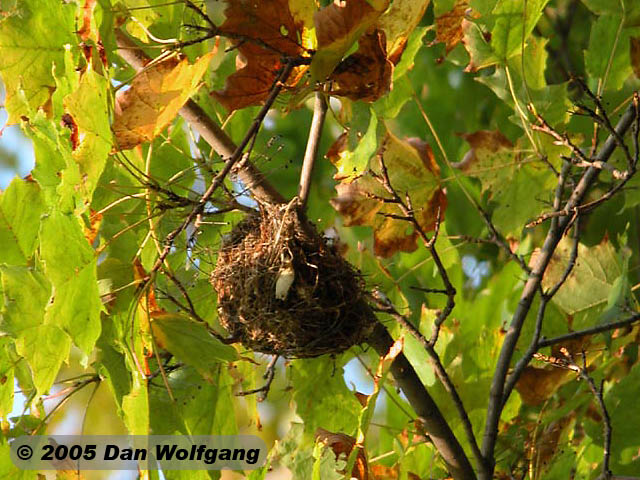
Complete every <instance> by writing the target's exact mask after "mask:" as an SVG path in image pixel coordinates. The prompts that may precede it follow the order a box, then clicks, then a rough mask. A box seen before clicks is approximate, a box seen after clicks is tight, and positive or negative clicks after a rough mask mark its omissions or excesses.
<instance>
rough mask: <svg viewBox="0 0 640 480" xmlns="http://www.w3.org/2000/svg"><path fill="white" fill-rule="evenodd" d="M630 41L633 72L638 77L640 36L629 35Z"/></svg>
mask: <svg viewBox="0 0 640 480" xmlns="http://www.w3.org/2000/svg"><path fill="white" fill-rule="evenodd" d="M629 42H630V46H629V52H630V56H631V66H632V67H633V73H635V75H636V77H637V78H640V37H629Z"/></svg>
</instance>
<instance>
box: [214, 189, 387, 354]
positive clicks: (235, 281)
mask: <svg viewBox="0 0 640 480" xmlns="http://www.w3.org/2000/svg"><path fill="white" fill-rule="evenodd" d="M211 283H212V284H213V287H214V288H215V290H216V292H217V294H218V313H219V318H220V323H221V324H222V326H224V327H225V328H226V329H227V331H228V332H229V333H230V334H231V335H232V336H233V337H235V338H237V339H239V340H240V341H241V342H242V344H243V345H244V346H245V347H247V348H248V349H251V350H254V351H257V352H262V353H268V354H277V355H282V356H284V357H287V358H308V357H316V356H319V355H324V354H332V353H339V352H342V351H344V350H346V349H348V348H349V347H351V346H352V345H356V344H359V343H362V342H363V341H364V340H365V339H366V337H367V336H368V334H369V333H370V332H371V330H372V328H373V322H374V319H375V317H374V315H373V313H372V310H371V308H370V306H369V304H368V302H367V300H366V296H365V290H364V281H363V279H362V277H361V275H360V274H359V272H357V271H356V270H355V269H354V268H353V267H352V266H351V265H350V264H349V263H347V262H346V261H345V260H344V259H343V258H342V256H341V255H340V254H339V253H338V252H337V251H336V250H335V249H334V248H333V247H332V246H330V245H329V244H327V241H326V240H325V239H324V238H323V237H321V236H320V235H319V234H318V232H317V230H316V229H315V227H314V226H313V225H311V223H309V221H308V220H307V219H306V218H305V217H304V214H301V213H299V211H298V209H297V208H296V200H295V199H294V200H293V201H292V202H291V203H289V204H288V205H263V206H261V209H260V212H259V213H256V214H253V215H250V216H248V217H247V218H246V219H244V220H243V221H242V222H240V223H239V224H238V225H236V227H235V228H234V229H233V230H232V232H231V234H230V235H229V238H227V239H226V240H225V241H224V242H223V245H222V247H221V249H220V252H219V255H218V263H217V265H216V268H215V270H214V271H213V273H212V275H211Z"/></svg>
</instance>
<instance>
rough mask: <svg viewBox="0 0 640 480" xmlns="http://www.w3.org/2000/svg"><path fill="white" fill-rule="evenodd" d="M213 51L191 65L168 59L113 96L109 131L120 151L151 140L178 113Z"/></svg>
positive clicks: (194, 89) (186, 62) (197, 83)
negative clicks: (114, 100) (113, 101)
mask: <svg viewBox="0 0 640 480" xmlns="http://www.w3.org/2000/svg"><path fill="white" fill-rule="evenodd" d="M214 54H215V52H214V51H211V52H209V53H207V54H206V55H203V56H202V57H200V58H199V59H198V60H197V61H196V62H195V63H194V64H193V65H190V64H189V61H188V60H187V59H186V58H184V59H179V58H177V57H171V58H168V59H166V60H164V61H161V62H158V63H156V64H154V65H152V66H151V67H149V68H148V69H147V70H145V71H143V72H142V73H140V74H139V75H137V76H136V78H134V79H133V82H132V83H131V88H129V89H128V90H124V91H122V90H121V91H119V92H118V94H117V95H116V106H115V119H114V122H113V132H114V134H115V137H116V144H117V147H118V149H120V150H128V149H130V148H133V147H135V146H137V145H140V144H141V143H143V142H149V141H151V140H153V138H155V137H156V136H157V135H158V134H159V133H160V132H162V130H164V129H165V127H166V126H167V125H169V123H170V122H171V121H172V120H173V119H174V118H175V116H176V115H177V114H178V110H180V108H182V106H183V105H184V104H185V103H186V102H187V100H188V99H189V97H190V96H191V95H192V94H193V93H195V92H196V90H197V89H198V86H199V83H200V79H201V78H202V76H203V75H204V73H205V72H206V71H207V67H208V65H209V61H210V60H211V58H212V57H213V55H214Z"/></svg>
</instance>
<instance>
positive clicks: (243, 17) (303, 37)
mask: <svg viewBox="0 0 640 480" xmlns="http://www.w3.org/2000/svg"><path fill="white" fill-rule="evenodd" d="M227 3H228V6H227V8H226V10H225V15H226V20H225V22H224V23H223V24H222V25H221V26H220V31H221V32H224V34H225V35H227V36H229V37H231V38H234V39H236V40H235V44H236V45H238V57H237V59H236V72H235V73H234V74H232V75H230V76H229V77H228V78H227V81H226V84H225V87H224V90H222V91H216V92H212V96H213V97H214V98H215V99H216V100H217V101H218V102H220V103H221V104H222V106H224V107H225V108H226V109H227V110H229V111H233V110H237V109H240V108H244V107H247V106H250V105H258V104H260V103H262V102H263V101H264V100H265V99H266V98H267V96H268V95H269V91H270V90H271V87H272V86H273V82H274V81H275V79H276V78H277V76H278V72H279V70H280V69H281V68H282V67H283V65H282V61H281V59H282V57H283V56H284V57H298V56H301V55H304V54H305V53H306V52H307V48H306V47H305V45H306V44H307V43H308V40H307V37H308V34H307V29H305V25H304V20H303V18H302V14H297V13H296V14H294V13H292V11H291V9H290V8H289V1H288V0H262V1H261V2H255V1H254V0H227ZM307 68H308V66H306V65H303V66H300V67H296V68H295V69H294V71H293V72H292V74H291V75H290V77H289V79H288V81H287V85H289V86H293V85H295V84H296V83H297V82H298V81H299V80H300V78H301V77H302V75H303V74H304V72H305V71H306V70H307Z"/></svg>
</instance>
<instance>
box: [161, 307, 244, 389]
mask: <svg viewBox="0 0 640 480" xmlns="http://www.w3.org/2000/svg"><path fill="white" fill-rule="evenodd" d="M152 327H153V333H154V337H155V339H156V341H157V342H158V343H159V344H160V345H162V346H163V348H165V349H167V350H168V351H169V352H171V353H173V354H174V355H175V356H176V357H177V358H178V359H179V360H181V361H183V362H185V363H187V364H188V365H192V366H193V367H195V368H196V369H197V370H198V371H199V372H200V374H201V375H202V376H203V377H204V378H206V379H211V378H212V376H211V375H212V369H215V368H217V367H218V366H219V364H220V362H230V361H233V360H236V359H237V358H238V355H237V353H236V350H235V349H234V348H233V347H231V346H229V345H224V344H223V343H222V342H220V341H219V340H218V339H216V338H214V337H213V336H212V335H211V334H210V333H209V332H208V331H207V328H206V327H205V326H204V325H202V324H201V323H196V322H194V321H193V320H189V319H188V318H185V317H184V316H182V315H178V314H172V313H157V314H155V315H154V316H153V321H152Z"/></svg>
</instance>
